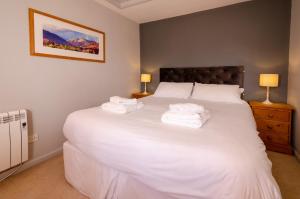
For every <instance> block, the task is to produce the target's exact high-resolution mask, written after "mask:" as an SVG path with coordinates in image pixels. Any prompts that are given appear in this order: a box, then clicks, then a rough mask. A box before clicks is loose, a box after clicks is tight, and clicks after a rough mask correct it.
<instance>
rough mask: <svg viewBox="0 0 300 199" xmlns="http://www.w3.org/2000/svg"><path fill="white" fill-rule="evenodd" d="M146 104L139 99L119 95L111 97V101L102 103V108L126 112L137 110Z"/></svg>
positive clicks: (114, 111) (119, 112)
mask: <svg viewBox="0 0 300 199" xmlns="http://www.w3.org/2000/svg"><path fill="white" fill-rule="evenodd" d="M143 106H144V104H143V102H138V101H137V99H129V98H123V97H119V96H114V97H110V99H109V102H106V103H104V104H102V105H101V108H102V110H105V111H108V112H112V113H118V114H125V113H129V112H132V111H136V110H138V109H140V108H142V107H143Z"/></svg>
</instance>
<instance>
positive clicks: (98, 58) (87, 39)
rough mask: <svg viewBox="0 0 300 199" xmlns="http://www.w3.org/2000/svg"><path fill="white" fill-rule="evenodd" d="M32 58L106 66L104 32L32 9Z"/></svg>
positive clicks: (30, 16) (30, 32)
mask: <svg viewBox="0 0 300 199" xmlns="http://www.w3.org/2000/svg"><path fill="white" fill-rule="evenodd" d="M28 13H29V35H30V55H32V56H43V57H51V58H61V59H70V60H80V61H91V62H100V63H105V33H104V32H102V31H99V30H96V29H93V28H90V27H87V26H84V25H81V24H78V23H75V22H72V21H69V20H66V19H63V18H60V17H57V16H54V15H50V14H47V13H44V12H41V11H38V10H35V9H32V8H29V11H28Z"/></svg>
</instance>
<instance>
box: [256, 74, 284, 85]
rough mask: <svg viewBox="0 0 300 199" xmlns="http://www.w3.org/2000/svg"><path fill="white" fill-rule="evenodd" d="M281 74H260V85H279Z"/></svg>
mask: <svg viewBox="0 0 300 199" xmlns="http://www.w3.org/2000/svg"><path fill="white" fill-rule="evenodd" d="M278 80H279V75H278V74H260V76H259V85H260V86H267V87H277V86H278Z"/></svg>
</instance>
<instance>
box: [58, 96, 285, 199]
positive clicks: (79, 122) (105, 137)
mask: <svg viewBox="0 0 300 199" xmlns="http://www.w3.org/2000/svg"><path fill="white" fill-rule="evenodd" d="M141 101H143V102H144V104H145V106H144V107H143V108H142V109H140V110H139V111H136V112H132V113H129V114H124V115H117V114H112V113H108V112H104V111H102V110H101V109H100V108H99V107H95V108H90V109H85V110H80V111H76V112H74V113H72V114H70V115H69V116H68V118H67V120H66V122H65V125H64V135H65V137H66V138H67V140H68V142H69V143H71V144H72V146H74V147H76V148H77V149H78V150H80V151H81V152H82V153H83V154H86V155H87V156H88V157H89V158H91V159H93V160H95V161H97V162H99V164H102V165H106V166H107V167H109V168H111V169H114V170H116V171H119V172H121V173H124V174H126V175H128V176H130V177H132V178H134V179H135V180H136V181H139V182H141V183H143V184H144V185H145V186H147V187H150V188H151V189H153V190H155V191H157V192H159V193H162V194H165V195H166V196H168V197H173V198H185V199H194V198H216V199H217V198H224V199H225V198H235V199H236V198H243V199H247V198H255V199H260V198H261V199H279V198H281V194H280V191H279V188H278V185H277V183H276V181H275V180H274V178H273V176H272V173H271V162H270V161H269V159H268V158H267V155H266V152H265V146H264V144H263V142H262V141H261V140H260V138H259V137H258V133H257V131H256V125H255V121H254V118H253V115H252V112H251V109H250V107H249V105H248V104H247V103H246V102H243V103H241V104H231V103H216V102H206V101H198V100H182V99H175V98H156V97H146V98H142V99H141ZM182 102H191V103H197V104H201V105H203V106H205V108H206V109H208V110H209V111H210V113H211V118H210V120H209V121H208V122H207V123H206V124H205V125H204V126H203V127H202V128H199V129H190V128H187V127H179V126H174V125H168V124H163V123H161V121H160V117H161V115H162V113H163V112H165V111H166V110H167V109H168V105H169V104H170V103H182ZM119 198H122V197H119Z"/></svg>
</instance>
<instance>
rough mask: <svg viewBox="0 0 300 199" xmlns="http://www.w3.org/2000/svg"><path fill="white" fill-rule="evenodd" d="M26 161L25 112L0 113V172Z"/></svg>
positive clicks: (26, 127)
mask: <svg viewBox="0 0 300 199" xmlns="http://www.w3.org/2000/svg"><path fill="white" fill-rule="evenodd" d="M26 160H28V122H27V112H26V110H18V111H12V112H7V113H0V172H2V171H4V170H7V169H9V168H11V167H14V166H16V165H19V164H21V163H22V162H24V161H26Z"/></svg>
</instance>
